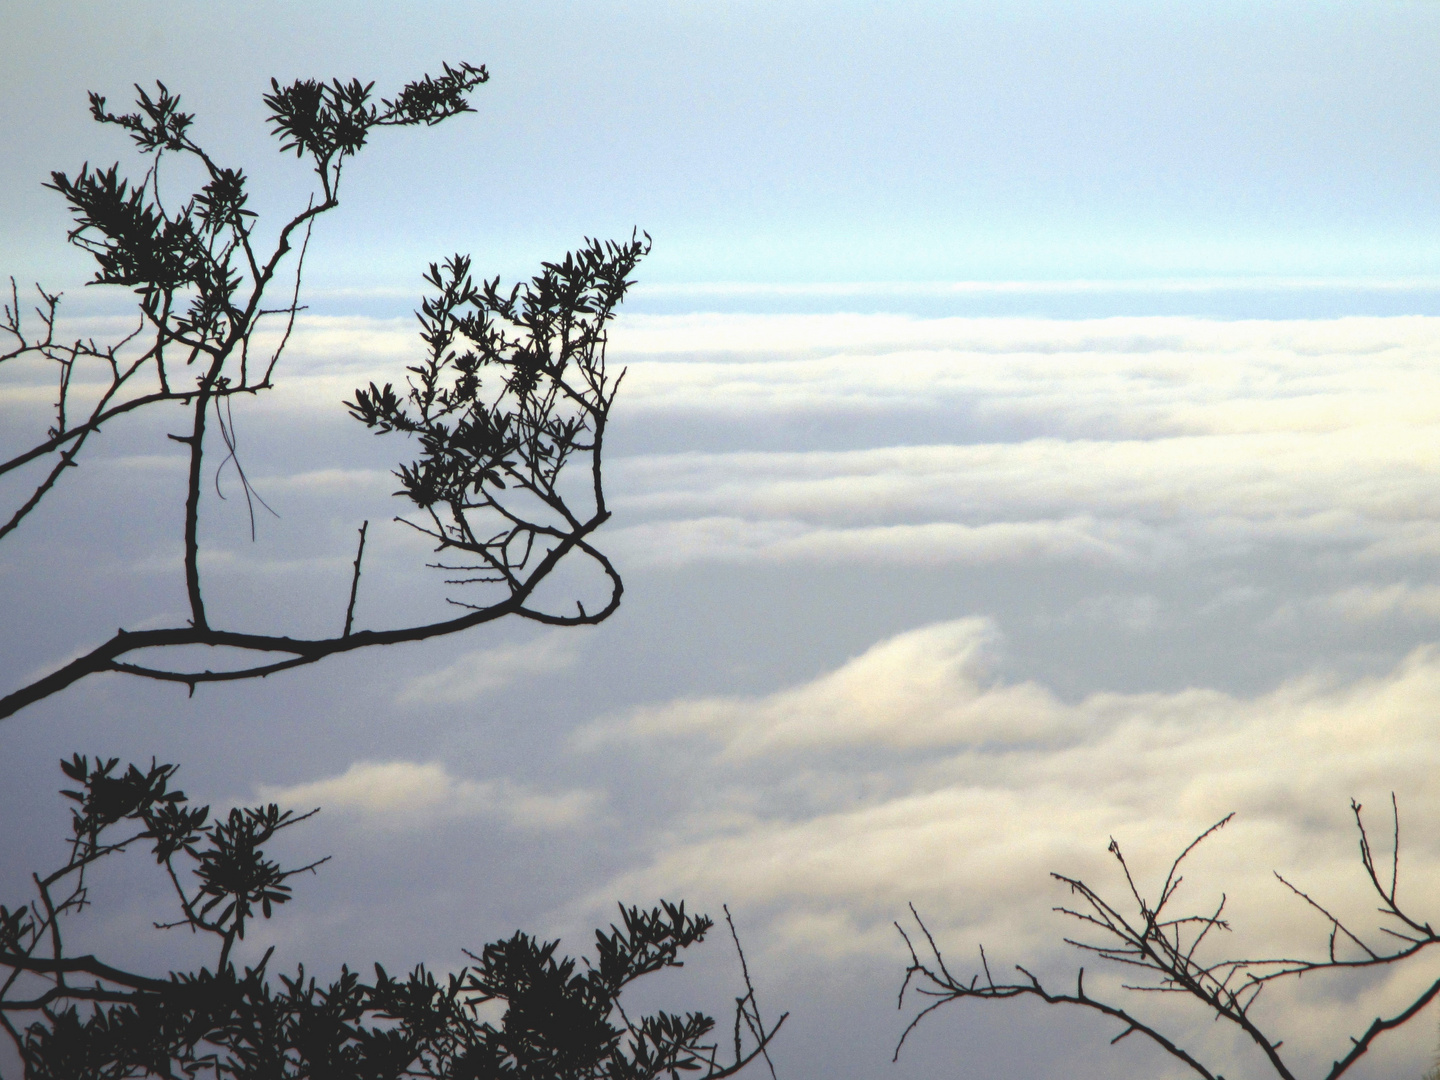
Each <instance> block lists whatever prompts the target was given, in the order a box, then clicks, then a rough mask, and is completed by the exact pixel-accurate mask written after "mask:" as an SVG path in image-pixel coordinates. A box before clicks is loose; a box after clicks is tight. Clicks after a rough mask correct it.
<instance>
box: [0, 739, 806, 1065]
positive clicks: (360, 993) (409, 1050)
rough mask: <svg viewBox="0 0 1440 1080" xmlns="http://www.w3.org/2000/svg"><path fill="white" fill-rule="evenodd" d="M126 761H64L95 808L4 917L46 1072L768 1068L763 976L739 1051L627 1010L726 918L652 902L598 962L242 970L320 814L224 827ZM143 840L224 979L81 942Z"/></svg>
mask: <svg viewBox="0 0 1440 1080" xmlns="http://www.w3.org/2000/svg"><path fill="white" fill-rule="evenodd" d="M117 764H118V762H117V760H116V759H113V758H111V759H108V760H102V759H98V758H97V759H95V760H94V761H91V760H89V759H87V758H86V757H82V756H80V755H76V756H75V757H73V758H72V759H71V760H70V761H65V762H62V763H61V768H62V769H63V770H64V772H65V775H66V776H67V777H68V778H69V779H70V780H71V781H72V782H73V783H74V784H75V785H76V786H75V787H74V788H73V789H71V790H67V791H65V792H64V794H65V795H66V797H67V798H69V799H71V800H73V801H74V802H75V804H76V806H75V807H73V808H72V812H71V838H70V842H69V857H68V859H67V860H66V862H65V863H64V865H62V866H61V867H59V868H58V869H57V870H55V871H53V872H51V873H50V874H47V875H45V876H43V877H42V876H40V875H38V874H37V875H35V876H34V881H35V891H36V896H35V899H34V900H32V901H31V902H29V903H27V904H22V905H20V906H18V907H15V908H13V909H12V908H7V907H4V906H0V1026H3V1027H4V1029H5V1031H6V1032H7V1033H8V1035H9V1036H10V1038H11V1040H12V1041H13V1042H14V1044H15V1047H16V1049H17V1050H18V1052H19V1055H20V1058H21V1060H22V1061H23V1063H24V1067H25V1076H26V1077H27V1080H51V1078H54V1080H61V1078H64V1080H80V1078H92V1077H93V1078H107V1080H108V1078H116V1080H118V1078H130V1077H143V1076H157V1077H167V1078H170V1077H178V1076H182V1075H184V1076H190V1077H204V1076H208V1077H213V1078H215V1080H220V1078H222V1077H235V1078H239V1077H252V1076H266V1077H273V1078H290V1077H293V1078H301V1077H314V1078H325V1077H346V1078H348V1077H363V1078H371V1080H385V1078H396V1080H398V1078H401V1077H435V1078H455V1080H490V1078H500V1077H506V1078H512V1080H592V1078H593V1080H600V1078H605V1080H649V1078H658V1077H672V1078H673V1077H678V1076H680V1075H681V1074H682V1073H684V1074H686V1075H691V1076H695V1077H699V1078H701V1080H718V1078H720V1077H726V1076H732V1075H734V1074H735V1073H737V1072H739V1071H740V1070H741V1069H743V1068H745V1067H746V1066H747V1065H749V1064H750V1063H752V1062H753V1061H754V1060H755V1059H756V1058H757V1057H766V1048H767V1046H768V1045H769V1042H770V1040H771V1039H772V1038H773V1037H774V1034H775V1032H776V1031H777V1030H778V1029H779V1027H780V1025H781V1024H782V1023H783V1022H784V1020H785V1017H784V1016H782V1017H781V1018H780V1019H779V1020H778V1021H777V1022H776V1023H775V1024H774V1025H771V1026H769V1027H767V1026H766V1025H765V1024H764V1023H763V1021H762V1020H761V1018H760V1013H759V1009H758V1007H757V1005H756V1001H755V992H754V989H753V987H751V986H750V984H749V975H748V973H746V974H745V975H744V980H745V993H744V995H743V996H741V997H739V998H737V1000H736V1009H735V1018H734V1030H733V1039H732V1041H733V1054H732V1055H731V1056H730V1057H729V1058H728V1060H725V1059H722V1057H721V1056H720V1053H719V1047H718V1044H717V1042H716V1041H715V1038H714V1036H715V1023H714V1021H713V1020H712V1019H711V1018H710V1017H709V1016H706V1015H704V1014H702V1013H697V1012H688V1013H684V1014H678V1013H670V1012H657V1013H654V1014H651V1015H646V1016H636V1017H632V1016H630V1015H629V1014H628V1013H627V1012H626V1011H625V1009H624V1008H623V1007H622V1005H621V997H622V994H623V993H624V991H625V990H626V988H627V987H628V986H629V985H630V984H631V983H633V982H634V981H635V980H637V979H639V978H641V977H642V976H645V975H648V974H651V973H654V972H657V971H660V970H663V969H665V968H671V967H680V966H682V961H681V960H680V958H679V957H680V953H681V952H682V951H684V950H685V949H687V948H689V947H690V946H692V945H695V944H698V943H699V942H701V941H702V940H703V939H704V937H705V935H706V934H707V933H708V932H709V931H710V930H711V929H712V927H713V923H712V922H711V920H710V919H708V918H707V917H705V916H703V915H689V914H687V913H686V911H685V906H684V904H683V903H681V904H672V903H669V902H667V901H662V902H661V903H660V905H659V906H658V907H655V908H652V909H650V910H648V911H645V910H642V909H640V908H634V907H631V908H626V907H623V906H622V907H621V909H620V925H618V926H616V925H613V924H612V925H611V926H610V927H609V928H608V929H605V930H597V931H596V933H595V954H596V955H595V960H594V961H591V960H588V959H583V960H580V961H576V960H575V959H573V958H571V957H567V956H561V955H559V954H558V953H557V949H558V945H559V943H558V942H554V941H550V942H544V941H540V940H538V939H536V938H533V937H531V936H529V935H528V934H525V933H521V932H517V933H515V934H514V935H513V936H512V937H510V938H508V939H505V940H503V941H496V942H492V943H491V944H489V945H486V946H485V947H484V948H483V949H482V950H481V951H480V952H479V953H478V954H475V953H469V952H467V953H466V955H467V956H468V957H469V958H470V960H471V961H472V963H471V964H469V965H468V966H466V967H463V968H461V969H460V970H459V971H458V972H456V973H453V974H447V975H444V976H443V977H439V976H437V975H436V974H435V973H433V972H430V971H427V970H426V969H425V968H424V966H417V967H416V968H415V969H414V970H412V971H411V972H410V973H409V974H408V975H404V976H392V975H390V974H389V973H388V972H386V971H385V969H384V968H383V967H381V966H380V965H379V964H376V965H375V966H374V972H375V974H374V978H373V979H372V980H369V981H367V980H364V979H362V978H361V977H360V975H359V974H358V973H357V972H354V971H351V970H350V969H349V968H342V969H341V972H340V975H339V977H338V978H336V979H335V980H333V981H331V982H328V983H323V982H320V981H318V980H316V979H315V978H314V977H313V976H307V975H306V973H305V969H304V967H303V966H302V967H298V968H297V969H296V971H295V974H294V975H293V976H289V975H284V974H281V975H279V976H278V978H277V979H276V980H274V981H272V980H271V978H270V975H269V968H270V964H271V960H272V956H273V949H271V950H268V951H266V953H265V954H264V956H263V957H262V958H261V959H260V961H259V962H258V963H256V964H254V965H253V966H247V967H244V968H243V969H239V968H237V967H236V964H235V962H234V960H233V959H232V951H233V949H234V946H235V945H236V943H237V942H239V941H241V940H242V939H243V938H244V936H245V930H246V926H247V924H249V923H250V922H251V921H253V920H254V919H256V918H263V919H268V918H270V917H271V916H272V915H273V914H274V912H275V909H276V908H277V907H279V906H280V905H283V904H285V903H288V902H289V901H290V900H291V898H292V897H291V885H290V880H291V879H292V878H294V877H296V876H297V875H299V874H303V873H307V872H313V871H314V870H315V869H316V868H317V867H318V866H320V865H321V864H322V863H323V862H325V861H326V860H324V859H320V860H317V861H315V862H312V863H309V864H307V865H305V866H299V867H294V868H289V869H284V868H282V867H281V866H280V865H279V864H278V863H276V862H274V861H273V860H271V859H269V858H267V857H266V855H265V852H264V850H263V848H262V845H264V844H266V843H268V842H269V841H270V840H271V839H272V838H273V837H274V836H275V835H276V834H277V833H278V832H280V831H281V830H283V829H287V828H290V827H291V826H294V825H297V824H299V823H300V822H302V821H304V820H306V819H307V818H309V817H310V816H312V815H313V814H314V813H316V812H317V811H314V810H312V811H310V812H309V813H304V814H295V813H293V812H292V811H289V810H285V811H282V810H280V809H279V807H277V806H275V805H273V804H271V805H269V806H264V807H246V808H237V809H234V810H231V811H229V813H228V814H225V815H223V816H215V817H212V816H211V815H210V808H209V807H208V806H200V807H195V806H191V805H190V803H189V802H188V800H187V799H186V796H185V794H184V792H182V791H179V790H177V789H175V788H174V787H173V786H172V781H173V779H174V776H175V772H176V767H175V766H174V765H160V764H156V763H154V762H152V763H151V764H150V766H149V767H148V768H144V767H139V766H136V765H130V766H129V767H128V768H127V769H125V770H124V771H121V770H120V769H118V768H117ZM141 847H148V848H149V849H150V852H151V854H152V855H153V856H154V858H155V861H156V863H157V865H158V866H159V867H161V868H162V869H163V870H164V872H165V873H166V875H167V876H168V878H169V881H170V883H171V885H172V887H173V890H174V893H175V896H176V899H177V901H178V906H179V918H177V919H175V920H174V921H171V922H167V923H157V924H156V926H157V927H158V928H175V927H179V928H186V929H189V930H191V931H194V932H197V933H201V934H206V935H209V936H211V937H212V938H213V939H214V940H215V941H216V943H217V945H218V949H219V951H218V955H217V958H216V962H215V966H214V967H213V969H212V968H201V969H200V970H199V971H196V972H170V973H169V974H168V975H166V976H163V977H156V976H151V975H141V974H137V973H134V972H129V971H124V970H122V969H120V968H117V967H114V966H112V965H109V964H106V963H104V962H103V961H101V960H99V959H98V958H97V957H95V956H93V955H82V956H75V955H72V954H70V953H69V952H68V951H67V950H66V948H65V934H64V931H65V925H66V919H67V918H68V917H70V916H73V915H75V914H77V913H78V912H79V911H81V909H83V908H85V907H86V906H88V905H89V904H90V903H91V900H90V898H89V893H88V886H87V883H86V876H87V873H88V871H89V869H90V867H91V866H93V865H94V864H95V863H97V862H98V861H100V860H101V859H105V858H109V857H111V856H114V855H117V854H120V853H122V852H124V851H127V850H131V849H136V848H141ZM726 917H727V919H728V918H729V912H728V911H727V912H726ZM731 931H732V934H733V932H734V925H733V923H732V924H731ZM736 948H737V950H738V949H739V941H738V939H736ZM741 959H742V971H744V967H743V953H742V954H741ZM496 1005H498V1006H499V1008H498V1009H497V1008H496V1007H495V1006H496ZM487 1006H488V1008H487ZM497 1014H498V1015H497ZM766 1060H767V1061H768V1057H767V1058H766Z"/></svg>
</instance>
